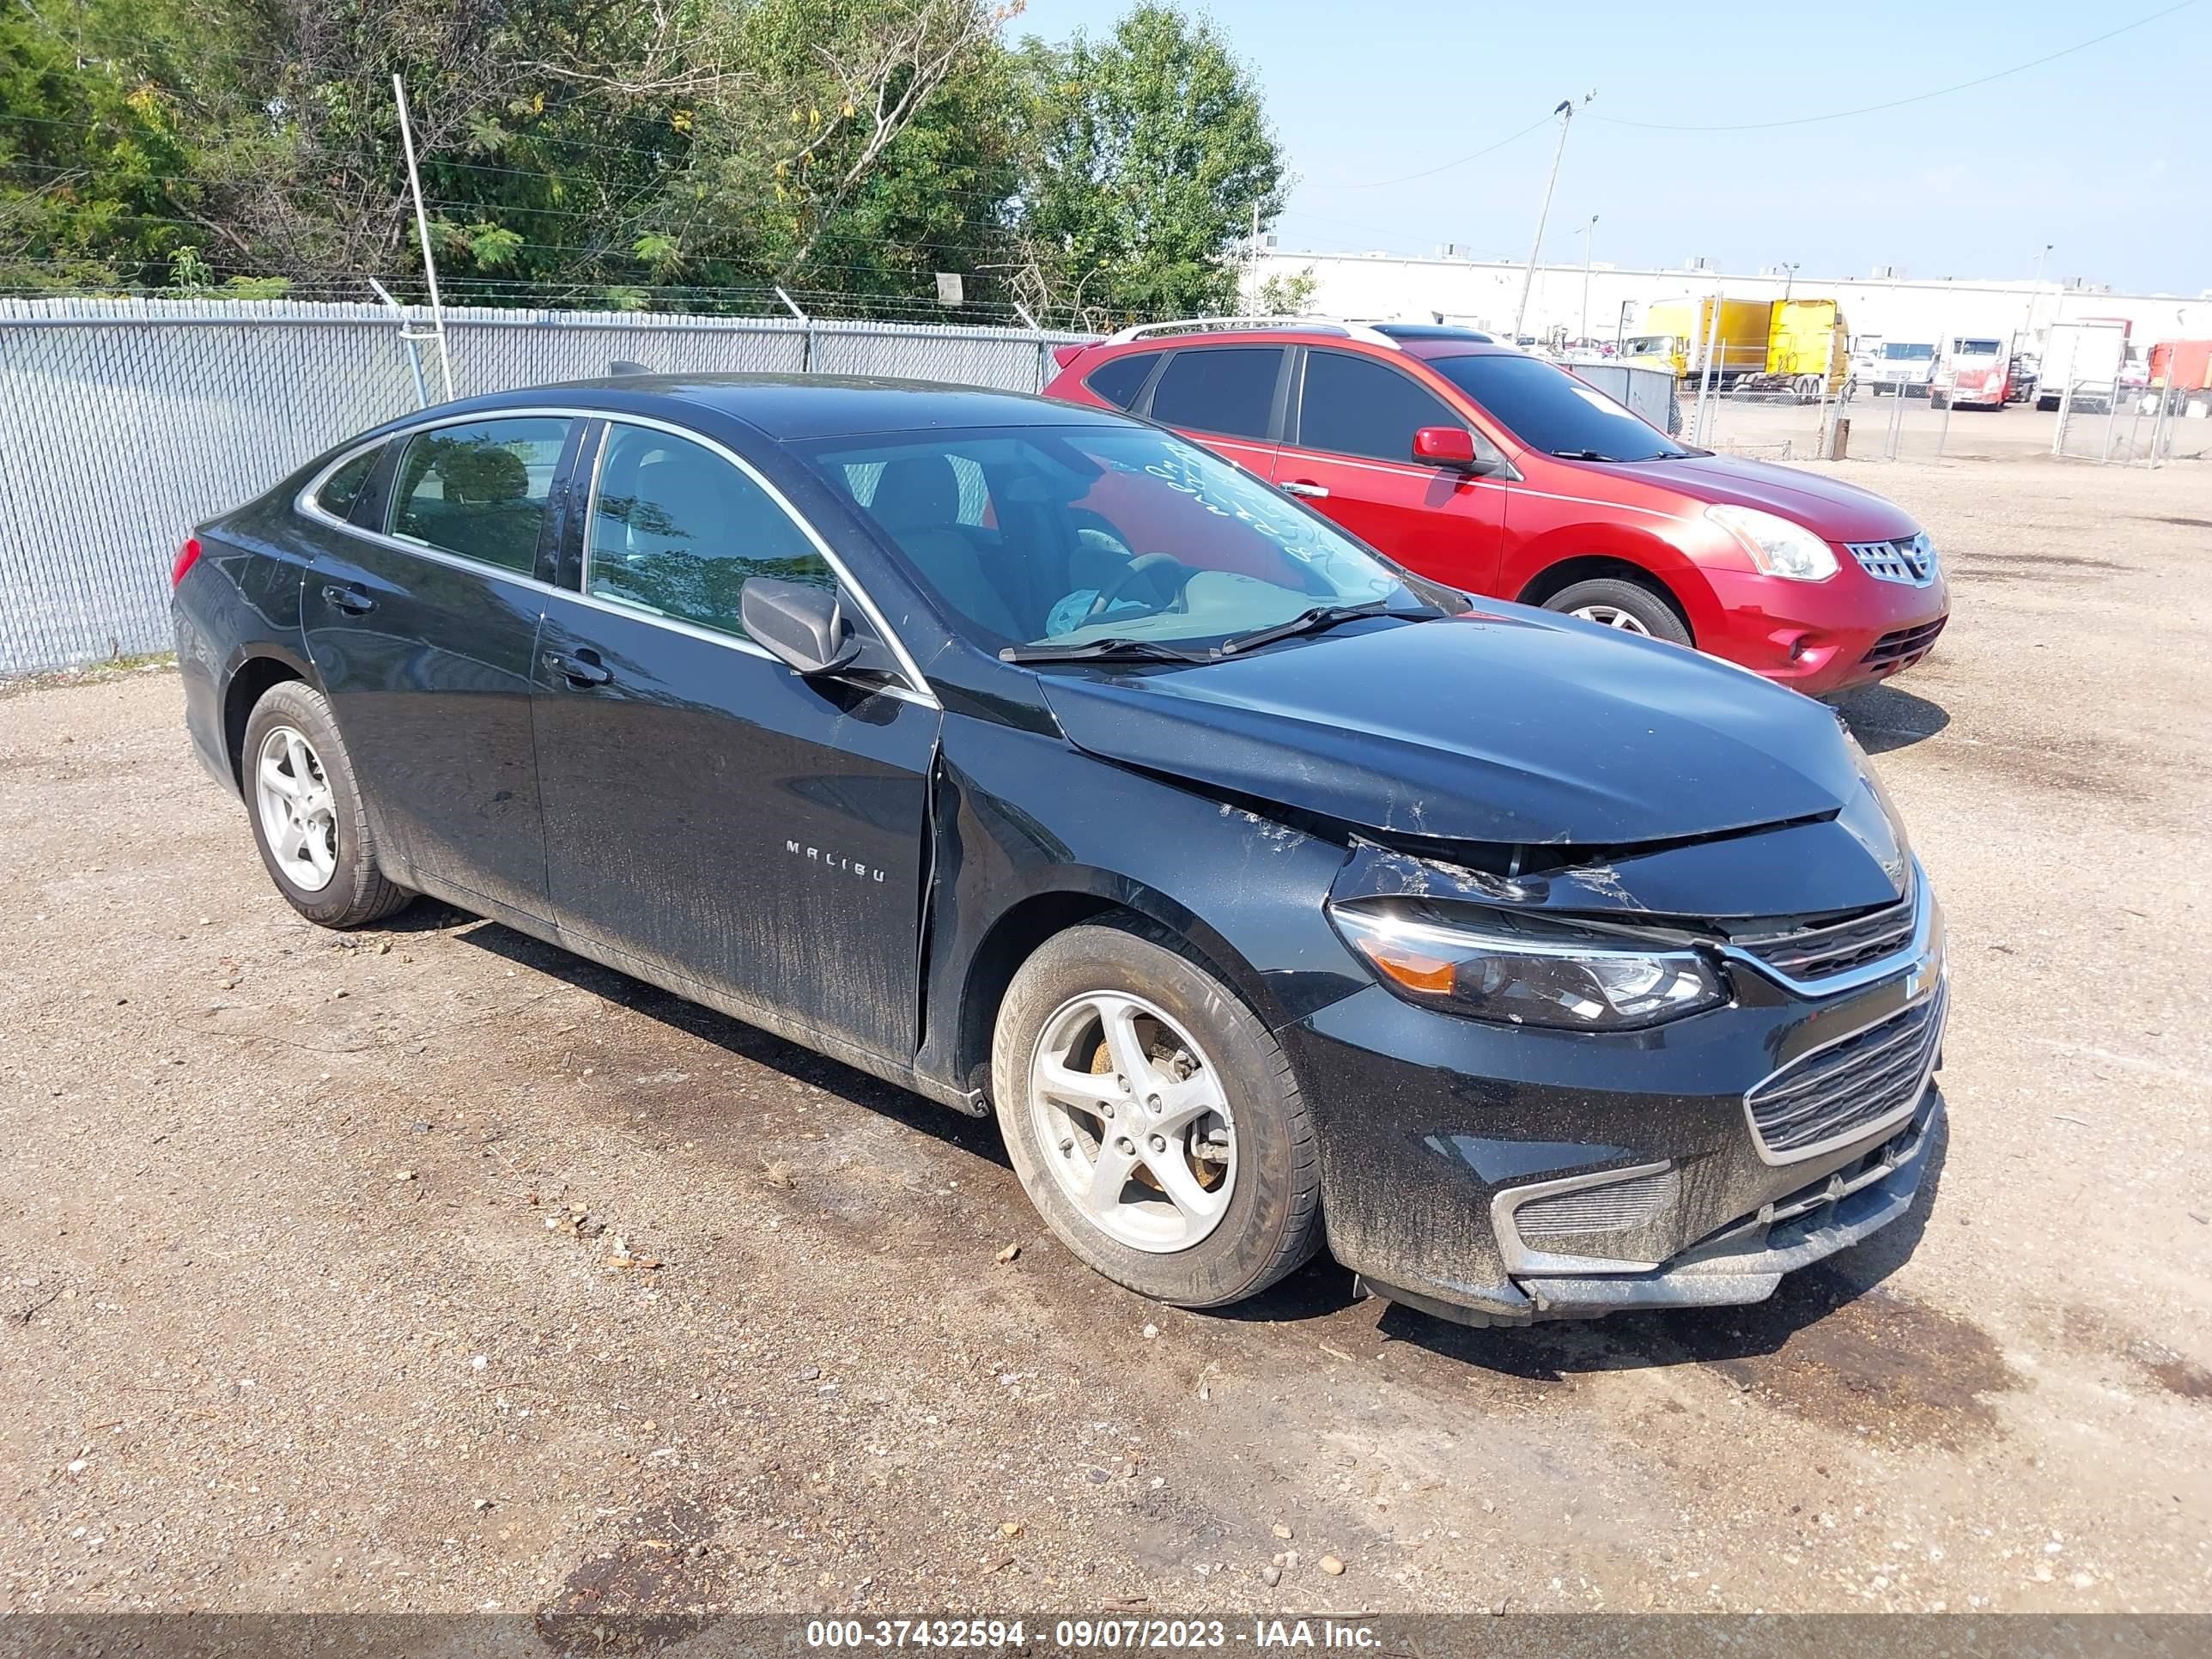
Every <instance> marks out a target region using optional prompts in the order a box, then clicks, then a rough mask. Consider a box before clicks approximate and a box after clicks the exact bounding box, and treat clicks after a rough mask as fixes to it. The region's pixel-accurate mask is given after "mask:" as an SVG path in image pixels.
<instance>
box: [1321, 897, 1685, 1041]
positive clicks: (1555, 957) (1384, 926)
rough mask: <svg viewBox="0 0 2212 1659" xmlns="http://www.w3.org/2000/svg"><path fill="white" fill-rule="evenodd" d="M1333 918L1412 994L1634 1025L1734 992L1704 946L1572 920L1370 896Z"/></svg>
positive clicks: (1511, 1019) (1511, 1012)
mask: <svg viewBox="0 0 2212 1659" xmlns="http://www.w3.org/2000/svg"><path fill="white" fill-rule="evenodd" d="M1328 914H1329V919H1330V920H1331V921H1334V923H1335V924H1336V927H1337V931H1338V932H1340V933H1342V934H1343V935H1344V937H1345V939H1346V941H1347V942H1348V943H1349V944H1350V945H1352V949H1354V950H1355V951H1358V952H1359V954H1360V955H1361V956H1362V957H1365V958H1366V960H1367V962H1368V963H1369V964H1370V966H1371V967H1372V968H1373V969H1375V971H1376V975H1377V977H1379V978H1380V979H1381V980H1382V981H1383V984H1385V985H1387V986H1389V987H1390V989H1391V990H1393V991H1395V992H1396V993H1397V994H1399V995H1400V996H1401V997H1403V998H1405V999H1406V1000H1407V1001H1408V1002H1414V1003H1419V1004H1422V1005H1424V1006H1431V1007H1437V1008H1443V1009H1448V1010H1449V1011H1450V1012H1454V1013H1459V1014H1468V1015H1472V1016H1473V1017H1474V1018H1477V1019H1489V1020H1500V1021H1504V1022H1505V1023H1506V1024H1513V1025H1545V1026H1551V1027H1554V1028H1556V1029H1559V1030H1572V1031H1626V1030H1638V1029H1639V1028H1641V1027H1644V1026H1647V1025H1658V1024H1663V1023H1664V1022H1666V1021H1668V1020H1670V1019H1680V1018H1682V1017H1683V1016H1684V1015H1686V1014H1693V1013H1696V1012H1698V1011H1699V1009H1701V1008H1711V1007H1715V1006H1718V1005H1719V1004H1721V1003H1723V1002H1725V1001H1727V1000H1728V995H1729V994H1728V988H1727V987H1726V986H1725V985H1723V983H1722V981H1721V978H1720V975H1719V974H1718V972H1717V970H1716V969H1714V968H1713V966H1712V964H1711V963H1709V962H1707V961H1706V960H1705V957H1703V956H1702V955H1700V954H1699V952H1698V951H1695V950H1692V949H1689V948H1686V947H1684V948H1668V947H1666V946H1660V945H1654V946H1642V945H1637V944H1635V943H1634V942H1632V941H1629V940H1622V941H1620V942H1619V943H1614V942H1612V941H1611V940H1610V939H1609V938H1608V937H1607V936H1605V935H1600V934H1595V933H1591V934H1582V933H1577V932H1576V931H1574V930H1571V929H1566V928H1545V929H1543V930H1542V931H1538V930H1537V929H1536V928H1535V927H1524V926H1522V925H1520V924H1519V923H1518V922H1516V921H1510V920H1508V919H1507V918H1505V917H1504V916H1500V917H1498V920H1497V921H1496V923H1495V924H1494V925H1489V924H1477V923H1473V922H1468V921H1460V920H1457V919H1451V920H1445V919H1443V918H1441V917H1439V916H1437V915H1436V914H1434V913H1433V912H1428V911H1424V910H1419V909H1407V908H1399V907H1396V906H1392V907H1388V908H1386V907H1384V906H1381V905H1376V904H1371V903H1368V902H1349V903H1345V904H1332V905H1330V906H1329V910H1328Z"/></svg>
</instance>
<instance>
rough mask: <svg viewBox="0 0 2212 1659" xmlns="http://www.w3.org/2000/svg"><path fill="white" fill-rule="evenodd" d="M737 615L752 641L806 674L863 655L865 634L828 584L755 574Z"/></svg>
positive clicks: (827, 669) (839, 665)
mask: <svg viewBox="0 0 2212 1659" xmlns="http://www.w3.org/2000/svg"><path fill="white" fill-rule="evenodd" d="M738 616H739V617H741V618H742V619H743V620H744V624H745V632H746V633H747V634H749V635H751V636H752V641H753V643H754V644H756V645H757V646H759V647H761V648H762V649H763V650H764V651H766V652H767V653H769V655H770V656H772V657H774V658H775V659H776V660H777V661H778V662H781V663H783V664H785V665H787V666H789V667H790V668H792V669H793V670H795V671H798V672H799V673H801V674H809V675H811V674H829V673H834V672H836V671H837V670H838V669H840V668H842V667H845V666H846V665H848V664H849V663H851V662H852V661H853V660H854V659H855V658H856V657H858V656H859V655H860V646H861V639H860V635H859V634H857V633H855V632H854V629H853V624H852V623H849V622H848V621H846V619H845V607H844V605H842V603H841V602H840V601H839V599H838V598H837V596H836V594H835V593H833V592H830V591H829V589H827V588H822V587H811V586H808V585H807V584H806V583H805V582H787V581H780V580H776V579H775V577H773V576H752V577H749V578H747V579H746V581H745V585H744V587H743V588H741V589H740V590H739V591H738Z"/></svg>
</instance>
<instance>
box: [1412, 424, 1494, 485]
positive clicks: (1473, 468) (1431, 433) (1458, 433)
mask: <svg viewBox="0 0 2212 1659" xmlns="http://www.w3.org/2000/svg"><path fill="white" fill-rule="evenodd" d="M1413 459H1415V460H1417V461H1425V462H1427V463H1428V464H1429V465H1431V466H1453V467H1457V468H1458V469H1459V470H1460V471H1462V472H1475V473H1482V472H1495V471H1497V470H1498V464H1497V463H1496V462H1495V461H1480V460H1477V459H1475V455H1474V434H1473V433H1472V432H1469V431H1468V429H1467V428H1465V427H1463V426H1425V427H1423V428H1420V430H1419V431H1418V432H1416V433H1414V434H1413Z"/></svg>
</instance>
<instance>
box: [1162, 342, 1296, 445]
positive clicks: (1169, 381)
mask: <svg viewBox="0 0 2212 1659" xmlns="http://www.w3.org/2000/svg"><path fill="white" fill-rule="evenodd" d="M1282 367H1283V349H1282V347H1280V346H1206V347H1201V348H1199V349H1188V348H1186V349H1183V350H1181V351H1178V352H1176V354H1175V356H1172V357H1170V358H1169V359H1168V366H1167V367H1166V368H1164V369H1162V370H1161V371H1160V378H1159V380H1158V382H1157V383H1155V384H1154V386H1153V387H1152V408H1151V410H1149V411H1147V412H1148V413H1150V414H1151V416H1152V418H1153V419H1154V420H1156V421H1159V422H1164V423H1165V424H1166V425H1169V426H1181V427H1188V428H1191V429H1193V430H1194V431H1198V432H1218V433H1219V434H1221V435H1223V436H1224V437H1229V438H1256V439H1259V440H1260V441H1262V442H1265V441H1267V438H1268V436H1269V435H1270V433H1271V429H1272V428H1273V423H1274V412H1275V381H1276V378H1277V376H1278V375H1279V373H1280V372H1281V369H1282Z"/></svg>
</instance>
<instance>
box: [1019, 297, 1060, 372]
mask: <svg viewBox="0 0 2212 1659" xmlns="http://www.w3.org/2000/svg"><path fill="white" fill-rule="evenodd" d="M1013 306H1014V315H1015V316H1017V317H1018V318H1020V319H1022V325H1023V326H1024V328H1026V329H1028V330H1029V331H1030V333H1032V334H1034V335H1036V337H1037V343H1036V352H1037V390H1038V391H1040V392H1042V391H1043V390H1044V389H1045V387H1046V386H1048V384H1050V382H1051V380H1052V347H1051V345H1050V343H1048V342H1047V340H1046V339H1045V337H1044V330H1043V329H1042V328H1040V327H1038V326H1037V319H1036V318H1034V317H1032V316H1030V308H1029V307H1027V306H1025V305H1024V304H1023V303H1022V302H1021V301H1019V300H1017V301H1014V302H1013Z"/></svg>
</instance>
